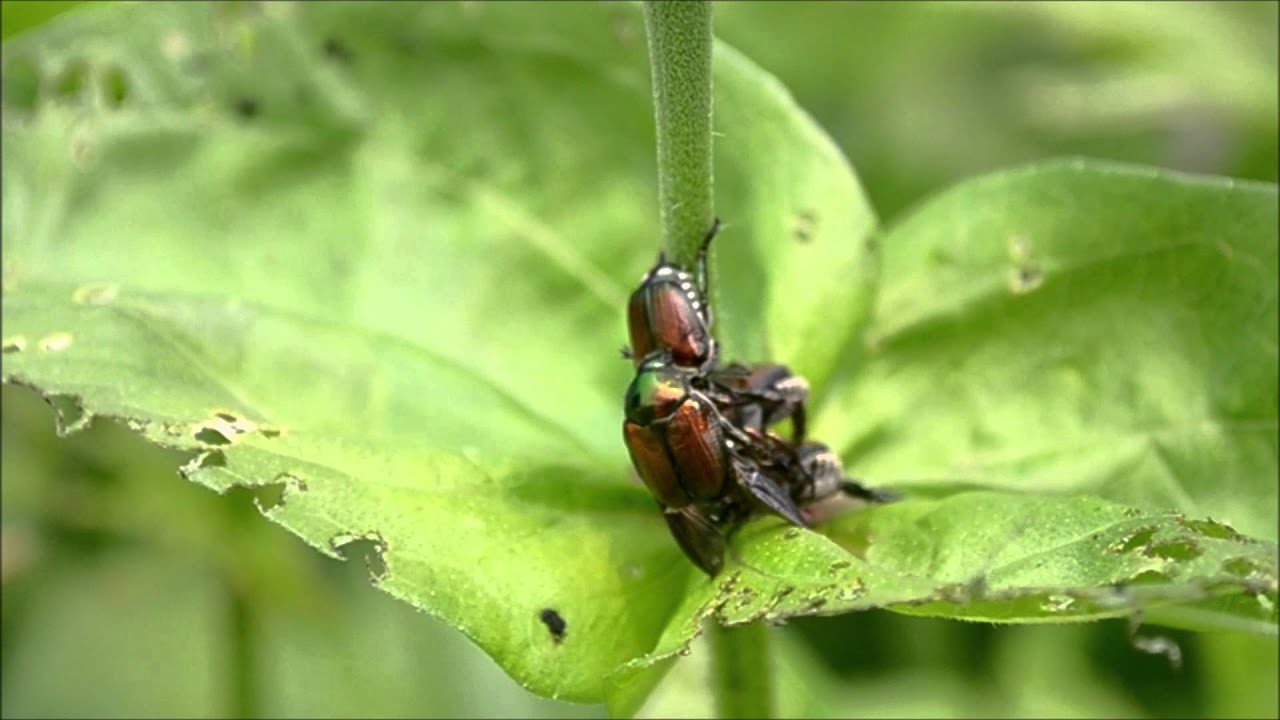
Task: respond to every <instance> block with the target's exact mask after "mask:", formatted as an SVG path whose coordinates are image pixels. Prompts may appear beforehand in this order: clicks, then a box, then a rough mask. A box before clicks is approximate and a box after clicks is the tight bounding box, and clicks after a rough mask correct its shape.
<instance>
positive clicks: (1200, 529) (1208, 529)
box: [1178, 518, 1245, 540]
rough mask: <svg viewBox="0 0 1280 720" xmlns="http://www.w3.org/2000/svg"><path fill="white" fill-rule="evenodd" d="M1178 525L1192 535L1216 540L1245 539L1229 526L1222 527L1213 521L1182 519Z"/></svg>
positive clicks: (1222, 525)
mask: <svg viewBox="0 0 1280 720" xmlns="http://www.w3.org/2000/svg"><path fill="white" fill-rule="evenodd" d="M1178 523H1179V524H1180V525H1182V527H1184V528H1186V529H1188V530H1190V531H1192V532H1194V533H1198V534H1200V535H1203V536H1205V537H1208V538H1214V539H1216V540H1243V539H1244V538H1245V536H1243V535H1241V534H1240V533H1238V532H1236V531H1235V530H1234V529H1233V528H1232V527H1231V526H1230V525H1224V524H1222V523H1220V522H1216V521H1214V520H1188V519H1186V518H1182V519H1180V520H1178Z"/></svg>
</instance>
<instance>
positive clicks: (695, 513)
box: [662, 505, 725, 577]
mask: <svg viewBox="0 0 1280 720" xmlns="http://www.w3.org/2000/svg"><path fill="white" fill-rule="evenodd" d="M662 518H663V519H664V520H666V521H667V529H669V530H670V531H671V536H672V537H674V538H675V539H676V544H677V545H679V546H680V549H681V550H683V551H684V554H685V556H687V557H688V558H689V559H690V560H692V561H693V564H694V565H697V566H698V567H699V568H701V569H702V571H703V572H705V573H706V574H708V575H710V576H711V577H715V576H716V575H718V574H719V573H720V568H722V567H724V549H725V544H724V536H722V535H721V534H720V530H719V528H717V527H716V526H715V525H714V524H712V522H711V521H710V520H709V519H707V517H706V516H705V515H703V514H702V512H701V511H700V510H698V509H697V508H696V507H694V506H692V505H690V506H687V507H684V508H681V509H679V510H668V509H665V508H664V509H663V513H662Z"/></svg>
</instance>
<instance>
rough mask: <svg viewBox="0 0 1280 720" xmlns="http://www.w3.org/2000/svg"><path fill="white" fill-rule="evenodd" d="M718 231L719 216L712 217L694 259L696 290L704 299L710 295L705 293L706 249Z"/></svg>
mask: <svg viewBox="0 0 1280 720" xmlns="http://www.w3.org/2000/svg"><path fill="white" fill-rule="evenodd" d="M718 232H720V218H713V219H712V220H711V229H710V230H708V231H707V234H706V235H705V236H704V237H703V238H702V244H701V245H699V246H698V257H697V258H696V259H695V261H694V266H693V275H694V279H695V280H697V282H698V292H700V293H702V297H703V298H704V299H706V298H709V297H710V296H709V295H707V249H708V248H710V247H711V241H712V240H715V239H716V233H718Z"/></svg>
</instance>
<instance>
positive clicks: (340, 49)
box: [324, 37, 351, 65]
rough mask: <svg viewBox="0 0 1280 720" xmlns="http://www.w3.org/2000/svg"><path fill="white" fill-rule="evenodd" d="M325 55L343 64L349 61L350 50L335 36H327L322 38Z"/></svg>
mask: <svg viewBox="0 0 1280 720" xmlns="http://www.w3.org/2000/svg"><path fill="white" fill-rule="evenodd" d="M324 54H325V57H328V58H331V59H333V60H336V61H338V62H340V63H342V64H344V65H348V64H350V63H351V50H350V48H348V47H347V46H346V45H344V44H343V43H342V41H341V40H339V39H337V38H335V37H327V38H325V39H324Z"/></svg>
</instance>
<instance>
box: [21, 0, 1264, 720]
mask: <svg viewBox="0 0 1280 720" xmlns="http://www.w3.org/2000/svg"><path fill="white" fill-rule="evenodd" d="M76 4H77V3H70V2H38V3H33V2H14V1H7V2H4V3H3V4H2V5H0V11H2V13H3V15H2V18H0V19H2V20H3V35H4V37H5V38H8V37H10V36H11V35H13V34H16V33H18V32H21V31H23V30H25V29H28V28H31V27H35V26H37V25H39V24H40V23H41V22H45V21H47V20H48V19H49V18H50V17H52V16H54V15H56V14H57V13H60V12H64V11H67V10H68V9H71V8H73V7H74V6H75V5H76ZM1277 7H1278V5H1277V4H1276V3H1271V2H1266V3H1160V4H1150V3H1137V4H1129V3H1035V4H1032V3H1025V4H1024V3H973V4H969V3H945V4H935V3H901V2H898V3H865V2H864V3H856V4H855V3H830V2H788V3H764V2H757V3H721V4H717V6H716V20H715V22H716V29H717V34H718V35H719V37H721V38H722V39H723V40H725V41H727V42H729V43H731V44H733V45H735V46H736V47H737V48H738V49H739V50H742V51H743V52H744V53H746V54H747V55H748V56H749V57H751V58H753V59H754V60H755V61H756V62H757V63H759V64H760V65H762V66H763V67H765V68H766V69H768V70H770V71H772V72H773V73H775V74H776V75H777V76H778V77H779V78H780V79H781V80H782V82H783V83H784V84H785V85H787V86H788V87H789V88H790V89H791V91H792V92H793V93H794V94H795V96H796V98H797V100H798V101H799V102H800V104H801V105H802V106H804V107H805V108H807V109H808V110H809V111H810V112H812V113H813V114H814V116H815V117H816V118H817V120H818V122H819V123H820V124H821V125H822V126H823V127H825V128H826V129H827V131H828V132H829V133H831V135H832V136H833V137H834V138H835V140H836V142H837V143H838V144H839V145H840V146H841V147H842V148H843V149H844V151H845V153H846V154H847V155H848V156H849V158H850V159H851V161H852V162H853V165H854V167H855V168H857V171H858V173H859V175H860V176H861V178H862V180H863V182H864V184H865V185H866V187H867V189H868V192H869V193H870V195H871V198H872V200H873V202H874V204H875V206H876V208H877V209H878V210H879V212H880V214H881V217H882V219H884V220H886V221H890V222H891V221H892V220H893V219H894V218H895V217H897V216H899V215H900V214H901V213H902V212H904V211H907V210H909V208H910V207H911V206H912V205H914V204H915V203H917V202H919V201H920V200H921V199H923V198H924V197H925V196H927V195H928V194H930V193H932V192H934V191H936V190H938V189H940V188H942V187H945V186H947V185H949V184H951V183H953V182H956V181H958V180H960V179H962V178H965V177H968V176H970V175H973V174H976V173H981V172H985V171H988V170H993V169H996V168H1000V167H1005V166H1008V165H1013V164H1017V163H1022V162H1027V161H1032V160H1037V159H1042V158H1046V157H1050V156H1058V155H1063V154H1076V155H1088V156H1094V157H1101V158H1108V159H1114V160H1124V161H1130V162H1139V163H1146V164H1150V165H1156V166H1161V167H1167V168H1173V169H1179V170H1186V171H1194V172H1204V173H1213V174H1220V175H1228V176H1233V177H1242V178H1250V179H1256V180H1265V181H1271V182H1274V181H1276V175H1277V29H1276V27H1277V19H1278V18H1277ZM0 392H2V395H0V400H2V418H0V430H2V438H0V439H2V440H3V448H4V452H3V453H2V454H0V461H2V463H3V467H2V470H3V483H2V484H0V488H2V489H3V496H2V498H0V499H2V501H3V514H2V515H0V523H2V524H0V532H2V533H3V535H2V537H0V549H2V550H3V555H2V557H0V582H2V587H3V611H2V614H0V623H2V635H0V637H2V638H3V641H2V642H0V653H3V655H2V656H0V660H3V675H2V676H0V697H2V698H3V699H2V700H0V710H2V711H3V715H4V716H6V717H10V716H32V715H34V716H61V717H66V716H103V715H106V716H116V715H130V716H132V715H143V716H148V715H170V716H225V715H237V714H246V713H251V714H258V715H265V716H284V715H287V716H304V715H312V716H417V717H422V716H451V717H474V716H506V717H522V716H530V717H532V716H536V717H587V716H596V715H600V714H601V712H602V710H601V708H599V707H591V706H578V705H568V704H564V703H557V702H554V701H548V700H542V699H539V698H536V697H533V696H531V695H529V694H528V693H526V692H524V691H523V690H522V689H520V688H519V687H518V686H516V685H515V683H513V682H512V681H511V680H510V679H509V678H507V677H506V676H505V675H504V674H503V673H502V672H501V671H499V670H498V669H497V667H496V666H495V665H494V664H493V663H492V662H490V661H489V660H488V658H487V657H486V656H484V655H483V654H482V653H481V652H480V651H479V650H477V649H475V648H474V647H472V646H471V645H470V644H469V643H468V642H467V641H466V640H465V639H464V638H463V637H462V636H461V635H460V634H458V633H457V632H454V631H453V630H451V629H449V628H447V627H444V626H443V625H442V624H440V623H438V622H437V621H435V620H434V619H432V618H430V617H428V616H426V615H422V614H420V613H418V612H416V611H415V610H413V609H412V608H410V607H409V606H407V605H404V604H401V603H399V602H397V601H395V600H392V599H391V598H390V597H388V596H386V595H383V594H382V593H380V592H378V591H377V590H375V589H374V588H372V587H371V586H370V585H369V584H368V582H367V573H366V572H365V570H364V568H363V567H362V563H360V562H352V563H338V562H334V561H332V560H329V559H327V558H324V557H323V556H321V555H320V554H319V553H317V552H315V551H312V550H310V549H309V548H307V547H305V546H304V545H303V544H302V542H301V541H299V540H297V539H296V538H294V537H293V536H292V535H290V534H288V533H287V532H285V531H284V530H282V529H280V528H278V527H276V526H274V525H271V524H270V523H268V522H267V521H266V520H264V519H262V518H261V517H259V516H258V515H257V512H256V511H255V510H254V509H253V507H252V501H251V498H250V497H249V495H248V494H247V493H246V494H244V495H242V496H237V495H236V494H235V493H232V494H231V496H229V497H219V496H216V495H214V494H212V493H209V492H208V491H206V490H203V489H201V488H198V487H196V486H194V485H190V484H188V483H186V482H184V481H182V480H181V479H179V478H178V476H177V473H176V467H177V466H178V465H179V464H181V463H182V462H184V461H185V459H186V458H185V457H183V456H181V454H178V453H173V452H167V451H162V450H159V449H156V448H154V447H150V446H147V445H145V444H144V443H142V442H141V441H140V440H137V439H136V438H134V437H133V436H132V435H131V434H130V433H129V432H128V431H127V430H126V429H124V428H122V427H118V426H114V425H111V424H110V423H96V424H95V426H94V427H93V428H91V429H90V430H88V431H85V432H82V433H79V434H77V435H74V436H72V437H70V438H66V439H59V438H57V437H56V436H55V434H54V430H53V417H52V413H51V411H50V409H49V407H48V406H47V405H45V404H44V403H43V402H42V401H40V400H39V399H38V398H37V397H36V395H35V394H34V393H32V392H31V391H29V390H27V389H25V388H20V387H10V386H6V387H4V389H3V391H0ZM886 480H889V479H886ZM1142 632H1143V633H1144V634H1155V633H1158V634H1161V635H1165V636H1167V637H1170V638H1172V639H1174V640H1176V641H1177V642H1178V643H1179V645H1180V646H1181V648H1182V652H1183V663H1182V666H1181V668H1180V669H1174V668H1172V667H1171V666H1170V664H1169V662H1168V661H1167V660H1166V659H1164V658H1163V657H1159V656H1152V655H1146V654H1143V653H1141V652H1138V651H1137V650H1135V649H1134V648H1133V647H1132V646H1131V644H1130V642H1129V639H1128V635H1127V627H1126V625H1125V623H1122V622H1108V623H1096V624H1088V625H1077V626H1071V625H1065V626H1035V627H992V626H987V625H975V624H964V623H958V622H947V621H935V620H923V619H916V618H909V617H903V616H899V615H895V614H893V613H888V612H871V613H863V614H858V615H847V616H843V617H838V618H809V619H804V620H801V621H795V622H792V623H791V624H789V625H786V626H784V627H779V628H775V629H774V631H773V633H774V635H775V636H776V639H777V646H778V647H779V649H780V656H781V657H780V659H781V660H782V665H783V667H782V668H781V671H782V677H783V685H784V687H783V688H782V694H783V695H784V696H785V699H786V705H787V707H788V708H790V709H791V710H792V712H795V713H825V714H833V715H837V716H860V715H861V716H868V715H871V716H901V717H912V716H914V717H920V716H930V717H953V716H967V715H987V716H1023V717H1025V716H1030V715H1041V716H1056V717H1073V716H1111V717H1118V716H1125V717H1146V716H1150V717H1267V716H1269V717H1275V716H1276V715H1277V712H1278V711H1280V707H1278V706H1280V701H1278V700H1277V683H1276V674H1277V670H1278V663H1277V641H1276V639H1275V638H1274V637H1272V638H1258V637H1253V636H1246V635H1236V634H1231V633H1211V634H1199V635H1197V634H1190V633H1181V632H1174V631H1165V630H1159V629H1155V628H1145V629H1144V630H1143V631H1142ZM701 659H702V658H701V655H700V653H699V652H697V650H695V653H694V656H693V657H691V658H689V659H687V660H685V661H683V662H682V663H681V664H680V665H678V666H677V668H676V671H675V672H673V673H672V675H671V676H670V677H669V678H668V680H667V681H666V682H665V683H664V685H663V686H662V687H661V688H660V689H659V692H658V693H657V694H656V695H655V697H654V699H653V701H652V702H651V704H650V705H649V706H648V707H647V708H646V710H645V713H646V714H651V715H659V716H661V715H667V716H669V715H689V714H691V715H699V714H706V713H709V712H710V709H711V706H710V702H709V699H708V698H707V696H706V692H705V690H704V688H703V686H702V684H701V679H702V674H703V673H704V672H705V665H704V664H703V663H701Z"/></svg>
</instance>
